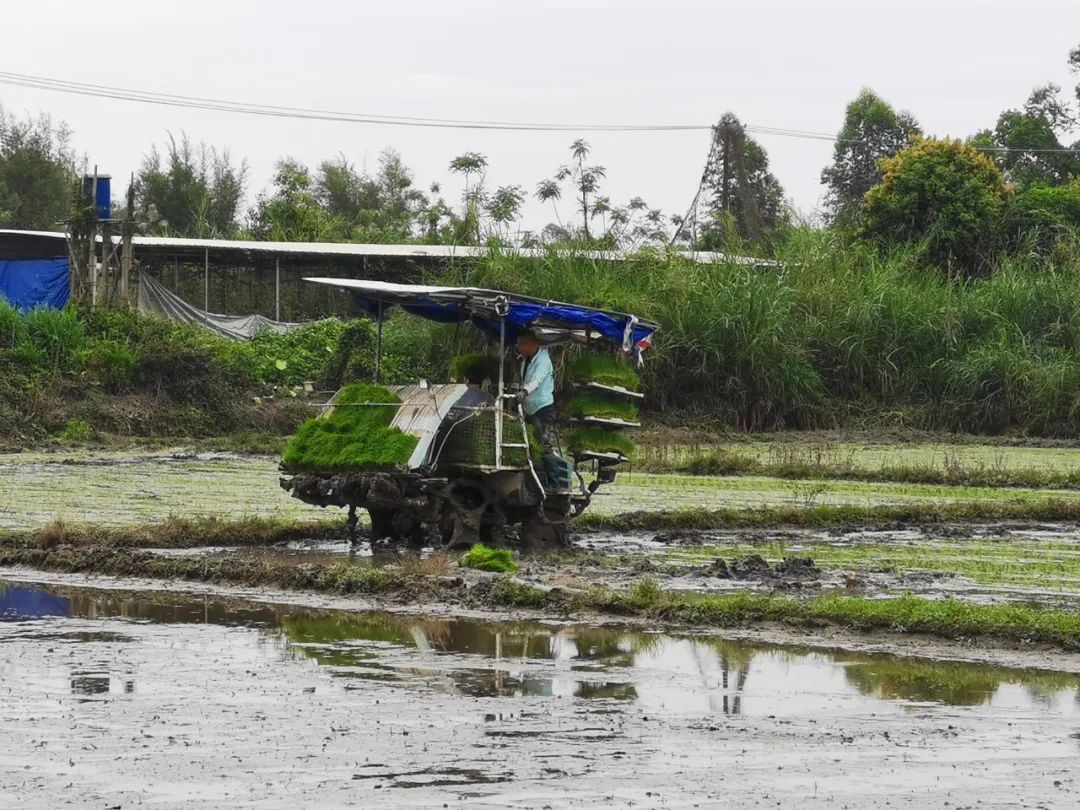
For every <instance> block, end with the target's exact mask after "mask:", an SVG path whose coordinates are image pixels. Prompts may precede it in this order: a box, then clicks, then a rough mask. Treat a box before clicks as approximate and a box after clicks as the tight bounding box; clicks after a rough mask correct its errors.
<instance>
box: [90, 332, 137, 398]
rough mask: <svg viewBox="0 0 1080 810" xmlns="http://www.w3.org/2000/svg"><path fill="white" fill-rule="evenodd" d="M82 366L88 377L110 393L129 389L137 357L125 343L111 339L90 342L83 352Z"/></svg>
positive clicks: (133, 377) (133, 376)
mask: <svg viewBox="0 0 1080 810" xmlns="http://www.w3.org/2000/svg"><path fill="white" fill-rule="evenodd" d="M83 365H84V366H85V368H86V371H87V372H88V373H89V375H90V376H91V377H92V378H93V379H94V380H96V381H97V382H98V383H100V384H101V385H102V386H103V387H104V388H105V389H106V390H107V391H109V392H111V393H120V392H121V391H126V390H128V389H129V388H130V387H131V384H132V382H133V381H134V379H135V370H136V368H137V366H138V356H137V355H136V353H135V350H134V349H133V348H131V346H129V345H128V344H127V343H122V342H121V341H119V340H112V339H108V338H106V339H94V340H91V341H90V342H89V344H88V346H87V348H86V350H85V352H84V356H83Z"/></svg>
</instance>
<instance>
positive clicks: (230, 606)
mask: <svg viewBox="0 0 1080 810" xmlns="http://www.w3.org/2000/svg"><path fill="white" fill-rule="evenodd" d="M67 619H72V620H82V621H84V622H85V621H93V622H96V623H98V627H99V628H100V629H97V630H93V631H88V630H78V631H71V632H65V631H63V629H62V628H63V627H64V625H65V624H66V622H65V621H64V620H67ZM116 620H120V621H116ZM0 621H3V622H5V625H3V626H0V644H2V643H3V642H4V641H5V640H10V639H11V638H18V639H35V638H41V639H47V640H49V641H53V642H57V643H65V642H66V643H102V644H110V643H112V644H122V643H133V642H135V641H136V638H135V637H134V636H133V635H132V633H131V632H130V629H129V628H130V626H131V624H130V623H157V624H165V625H220V626H223V627H228V628H257V629H258V630H260V631H261V633H262V635H263V636H264V640H265V642H266V644H267V650H268V654H269V655H271V657H275V658H276V657H280V656H291V657H302V658H304V659H309V660H311V661H313V662H315V663H317V664H318V665H319V666H320V667H322V668H323V669H324V670H325V671H326V672H327V674H329V675H330V676H332V677H335V678H342V679H346V680H350V681H366V680H377V681H381V682H394V683H401V684H407V685H410V686H418V687H420V688H424V689H438V690H443V691H449V692H452V693H454V692H456V693H459V694H462V695H468V696H473V697H496V696H505V697H521V696H525V695H534V696H548V697H552V696H559V697H576V698H582V699H586V700H590V699H604V700H608V699H615V700H630V701H635V702H636V703H637V704H639V705H641V706H648V707H652V708H656V709H661V710H663V711H665V712H690V713H699V712H700V713H711V712H721V713H724V714H745V715H750V716H766V715H770V714H771V715H775V714H777V713H783V714H788V715H791V714H799V715H807V716H813V715H817V714H820V713H822V712H829V711H835V710H837V709H838V708H843V709H844V710H856V711H862V710H872V711H875V712H886V713H895V712H900V711H907V710H910V709H911V708H912V707H921V706H923V705H925V704H926V703H928V702H930V703H941V704H945V705H953V706H979V705H986V706H994V705H997V704H998V703H999V702H1001V701H1005V702H1006V703H1007V705H1009V706H1011V707H1013V708H1019V707H1023V708H1025V709H1029V710H1042V709H1045V708H1046V707H1047V706H1051V705H1052V706H1058V705H1060V706H1062V707H1064V709H1063V711H1066V713H1068V714H1072V713H1077V714H1078V716H1080V691H1078V688H1080V678H1073V677H1070V676H1066V675H1061V676H1054V675H1047V674H1045V673H1025V672H1023V671H1017V670H1009V669H994V668H991V667H986V666H982V665H974V664H957V663H935V662H930V661H920V660H912V659H904V658H898V657H890V656H860V655H855V654H851V653H846V652H843V653H841V652H835V653H833V652H824V651H820V650H810V649H799V648H792V647H778V646H768V645H758V644H749V643H744V642H735V641H729V640H723V639H716V638H709V637H700V638H695V637H693V636H683V635H673V634H664V633H642V632H634V631H628V630H617V629H610V628H590V627H585V626H581V625H568V626H562V625H557V624H545V623H536V622H508V623H496V622H489V621H479V620H469V619H418V618H416V617H409V616H401V615H396V614H386V613H352V612H333V611H310V610H305V609H301V608H293V607H281V606H274V605H254V604H246V603H243V602H239V601H225V600H220V599H215V598H209V597H208V598H193V597H182V596H178V595H173V594H154V595H152V596H151V595H146V594H138V593H128V592H123V591H97V590H92V589H82V588H67V587H58V586H51V587H48V588H46V587H39V586H27V585H23V584H20V585H14V584H4V583H2V582H0ZM74 675H77V676H78V679H79V683H80V691H81V692H85V691H86V690H91V691H95V690H92V689H91V687H92V686H97V687H101V688H98V689H96V692H107V691H110V690H109V689H107V688H104V687H103V686H102V683H103V682H104V684H106V685H107V684H108V680H109V677H108V675H107V674H101V675H99V674H96V673H86V672H78V673H74ZM88 679H89V680H88ZM346 688H348V689H357V688H362V687H361V686H359V685H349V686H347V687H346ZM125 691H128V692H130V691H132V689H131V688H130V687H129V686H125Z"/></svg>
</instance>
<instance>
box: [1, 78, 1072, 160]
mask: <svg viewBox="0 0 1080 810" xmlns="http://www.w3.org/2000/svg"><path fill="white" fill-rule="evenodd" d="M0 84H6V85H10V86H15V87H25V88H30V89H34V90H51V91H53V92H58V93H67V94H69V95H81V96H90V97H94V98H107V99H112V100H116V101H131V102H137V103H142V104H156V105H159V106H166V107H181V108H186V109H196V110H206V111H210V112H227V113H237V114H242V115H256V116H265V117H271V118H288V119H296V120H308V121H334V122H340V123H350V124H376V125H378V124H381V125H384V126H399V127H427V128H436V129H473V130H509V131H518V132H692V131H698V132H701V131H707V130H712V129H713V126H714V125H713V124H544V123H530V122H522V121H483V120H466V119H457V118H423V117H416V116H406V115H381V114H377V113H353V112H342V111H338V110H323V109H317V108H316V109H313V108H308V107H287V106H279V105H272V104H255V103H250V102H244V101H228V100H225V99H216V98H206V97H201V96H185V95H177V94H173V93H160V92H155V91H147V90H133V89H130V88H124V87H115V86H112V85H104V84H90V83H87V82H76V81H69V80H66V79H53V78H49V77H46V76H34V75H31V74H27V73H13V72H10V71H0ZM743 128H744V129H745V131H747V132H752V133H755V134H759V135H774V136H777V137H783V138H799V139H803V140H817V141H829V142H833V143H836V142H840V143H852V144H858V143H865V142H864V141H861V140H859V139H857V138H841V137H839V136H838V135H832V134H829V133H827V132H813V131H810V130H801V129H786V128H782V127H769V126H764V125H755V124H746V125H744V127H743ZM976 148H977V149H978V150H979V151H982V152H994V153H1000V154H1008V153H1024V154H1080V149H1069V148H1050V149H1038V148H1031V149H1029V148H1022V147H1008V146H979V147H976Z"/></svg>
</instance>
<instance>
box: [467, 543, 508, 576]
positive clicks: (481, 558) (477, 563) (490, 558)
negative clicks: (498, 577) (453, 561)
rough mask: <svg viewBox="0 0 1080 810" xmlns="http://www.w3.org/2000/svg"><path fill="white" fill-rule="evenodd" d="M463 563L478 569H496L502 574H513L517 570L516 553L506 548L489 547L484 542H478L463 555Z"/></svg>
mask: <svg viewBox="0 0 1080 810" xmlns="http://www.w3.org/2000/svg"><path fill="white" fill-rule="evenodd" d="M460 562H461V565H462V566H464V567H465V568H475V569H476V570H477V571H495V572H497V573H500V574H512V573H514V572H515V571H517V563H515V562H514V553H513V552H512V551H510V550H509V549H505V548H488V547H487V546H485V545H484V544H483V543H476V544H474V545H473V547H472V548H470V549H469V550H468V551H467V552H465V554H463V555H462V556H461V561H460Z"/></svg>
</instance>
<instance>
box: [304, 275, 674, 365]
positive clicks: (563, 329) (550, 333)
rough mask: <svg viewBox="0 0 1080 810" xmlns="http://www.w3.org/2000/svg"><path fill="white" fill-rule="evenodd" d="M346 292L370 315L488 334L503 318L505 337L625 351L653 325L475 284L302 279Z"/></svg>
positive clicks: (643, 343) (640, 344) (639, 343)
mask: <svg viewBox="0 0 1080 810" xmlns="http://www.w3.org/2000/svg"><path fill="white" fill-rule="evenodd" d="M304 281H311V282H314V283H316V284H327V285H329V286H332V287H340V288H342V289H346V290H349V291H351V292H352V294H353V298H354V299H355V300H356V302H357V303H358V304H359V305H360V306H361V307H363V308H364V310H365V311H367V312H368V313H370V314H371V315H373V316H375V317H380V316H383V315H385V314H386V312H387V310H389V309H390V308H391V307H394V306H398V307H401V309H402V310H404V311H405V312H408V313H411V314H413V315H417V316H419V317H421V318H427V319H428V320H432V321H438V322H440V323H457V322H459V321H470V322H471V323H473V324H474V325H475V326H476V327H477V328H479V329H481V330H482V331H484V332H487V333H488V334H489V335H492V336H494V337H497V336H498V335H499V328H500V320H501V319H505V323H506V333H507V337H509V338H511V339H513V338H516V337H517V335H518V333H519V332H522V331H525V330H527V329H528V330H532V331H533V332H535V333H536V335H537V337H538V338H539V339H540V341H541V342H542V343H545V344H553V343H564V342H567V341H574V342H578V343H588V342H593V341H607V342H609V343H610V344H613V345H614V346H616V347H619V348H621V349H622V350H623V351H625V352H633V351H642V350H643V349H646V348H648V347H649V345H650V344H651V343H652V336H653V334H654V333H655V332H656V330H657V329H659V326H658V325H657V324H654V323H650V322H648V321H643V320H640V319H639V318H637V317H635V316H633V315H628V314H624V313H619V312H609V311H607V310H603V309H594V308H592V307H583V306H578V305H577V304H564V303H560V302H558V301H545V300H543V299H541V298H530V297H528V296H525V295H517V294H516V293H510V292H502V291H499V290H484V289H479V288H477V287H431V286H426V285H420V284H392V283H390V282H387V281H368V280H363V279H348V278H305V279H304Z"/></svg>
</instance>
